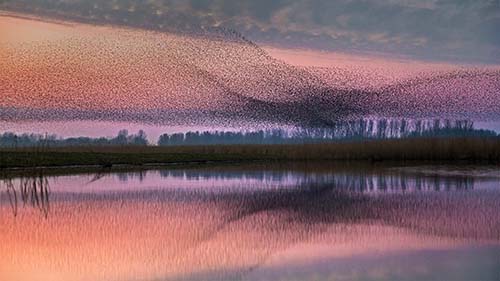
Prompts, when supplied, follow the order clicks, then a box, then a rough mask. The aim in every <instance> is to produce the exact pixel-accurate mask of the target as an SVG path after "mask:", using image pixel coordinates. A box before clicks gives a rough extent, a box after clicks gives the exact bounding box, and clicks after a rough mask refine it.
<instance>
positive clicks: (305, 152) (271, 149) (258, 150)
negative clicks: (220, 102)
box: [0, 138, 500, 168]
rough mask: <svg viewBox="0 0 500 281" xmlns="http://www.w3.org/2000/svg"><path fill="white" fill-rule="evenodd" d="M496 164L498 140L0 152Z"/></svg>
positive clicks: (88, 160) (73, 161) (76, 157)
mask: <svg viewBox="0 0 500 281" xmlns="http://www.w3.org/2000/svg"><path fill="white" fill-rule="evenodd" d="M325 160H326V161H344V160H352V161H357V160H361V161H365V160H366V161H471V162H475V161H477V162H479V161H480V162H490V163H498V162H500V139H498V138H449V139H445V138H415V139H401V140H376V141H359V142H348V143H347V142H344V143H328V144H305V145H231V146H185V147H144V146H120V147H118V146H103V147H61V148H43V149H40V148H37V149H34V148H31V149H30V148H25V149H3V150H0V168H13V167H23V168H28V167H39V166H74V165H100V166H112V165H146V164H174V163H175V164H189V163H191V164H192V163H200V164H204V163H212V162H230V161H235V162H249V161H325Z"/></svg>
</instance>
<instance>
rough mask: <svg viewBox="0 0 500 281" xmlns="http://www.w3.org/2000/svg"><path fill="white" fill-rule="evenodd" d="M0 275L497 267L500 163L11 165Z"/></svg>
mask: <svg viewBox="0 0 500 281" xmlns="http://www.w3.org/2000/svg"><path fill="white" fill-rule="evenodd" d="M0 240H1V243H0V253H1V255H0V280H2V281H10V280H12V281H24V280H50V281H57V280H65V281H66V280H92V281H94V280H120V281H121V280H273V281H276V280H500V172H499V169H498V166H497V167H495V166H488V167H478V166H449V165H448V166H415V167H374V166H345V165H344V166H338V165H328V164H321V163H318V164H307V165H306V164H302V165H294V164H289V165H285V164H282V165H251V166H225V167H212V168H203V169H186V170H183V169H170V170H168V169H165V170H154V171H142V172H113V173H111V172H109V171H99V172H95V173H75V174H65V175H54V173H53V172H50V171H39V172H36V173H35V172H31V173H29V174H28V173H26V174H24V175H22V176H21V175H9V174H5V173H4V174H3V175H2V176H1V178H0Z"/></svg>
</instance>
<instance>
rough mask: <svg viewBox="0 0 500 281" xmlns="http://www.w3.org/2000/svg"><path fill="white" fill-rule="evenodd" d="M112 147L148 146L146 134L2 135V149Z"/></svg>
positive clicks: (125, 132)
mask: <svg viewBox="0 0 500 281" xmlns="http://www.w3.org/2000/svg"><path fill="white" fill-rule="evenodd" d="M112 145H148V140H147V136H146V133H145V132H144V131H143V130H139V132H138V133H137V134H129V132H128V131H127V130H121V131H119V132H118V135H117V136H116V137H114V138H104V137H101V138H89V137H75V138H60V137H58V136H57V135H53V134H51V135H49V134H44V135H42V134H20V135H18V134H15V133H11V132H6V133H3V134H0V147H14V148H15V147H66V146H112Z"/></svg>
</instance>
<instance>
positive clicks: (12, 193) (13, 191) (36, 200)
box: [0, 172, 50, 217]
mask: <svg viewBox="0 0 500 281" xmlns="http://www.w3.org/2000/svg"><path fill="white" fill-rule="evenodd" d="M0 187H2V189H5V190H6V192H5V193H6V194H7V197H8V200H9V204H10V206H11V208H12V212H13V214H14V216H17V214H18V212H19V206H20V204H22V206H23V207H25V206H31V207H33V208H36V209H38V210H40V212H41V213H42V214H43V215H44V216H45V217H47V216H48V214H49V210H50V204H49V197H50V185H49V181H48V179H47V177H45V176H44V174H43V173H42V172H40V173H38V174H37V175H30V176H21V177H16V178H11V177H3V179H2V180H0Z"/></svg>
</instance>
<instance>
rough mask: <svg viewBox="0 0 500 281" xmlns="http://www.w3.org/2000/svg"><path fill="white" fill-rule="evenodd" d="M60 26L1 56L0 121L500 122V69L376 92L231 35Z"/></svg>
mask: <svg viewBox="0 0 500 281" xmlns="http://www.w3.org/2000/svg"><path fill="white" fill-rule="evenodd" d="M0 19H1V17H0ZM16 20H18V21H19V24H22V23H25V22H27V21H30V20H26V19H16ZM0 24H2V23H0ZM40 28H44V27H43V26H42V27H40ZM58 28H60V31H59V33H60V34H59V35H60V36H59V37H57V39H51V38H48V39H42V40H37V41H29V40H26V41H25V42H20V43H19V42H18V43H16V44H3V46H0V50H1V53H0V56H1V57H0V58H1V60H0V70H1V71H0V92H1V93H2V96H3V98H2V100H0V108H1V109H2V110H0V120H10V121H16V120H21V119H32V120H75V119H78V120H89V119H90V120H106V121H131V122H144V123H154V124H165V125H167V124H169V125H170V124H172V125H173V124H175V125H184V124H190V125H204V126H206V125H209V126H210V125H220V124H228V125H229V124H230V125H233V126H234V125H236V126H246V125H250V124H263V123H266V124H283V125H293V126H303V127H328V126H330V125H332V124H334V123H335V122H337V121H339V120H344V119H349V118H363V117H366V116H382V117H402V118H435V117H439V118H468V119H478V118H479V119H495V118H498V117H500V69H499V68H494V67H484V68H477V67H469V68H464V67H461V68H458V67H457V68H456V70H452V71H446V72H442V71H441V72H426V73H422V74H420V75H417V76H415V77H413V78H411V79H403V80H400V81H395V82H392V83H389V84H387V83H372V82H374V81H368V79H365V78H364V77H363V75H362V74H360V73H356V71H355V70H352V71H351V72H350V73H347V72H343V73H341V74H336V73H335V71H334V69H328V68H326V69H320V68H314V67H300V66H295V65H291V64H288V63H286V62H284V61H281V60H278V59H276V58H274V57H272V56H270V55H269V54H268V53H267V52H266V51H265V50H263V49H262V48H260V47H259V46H258V45H256V44H255V43H253V42H251V41H249V40H248V39H246V38H245V37H244V36H242V35H241V34H239V33H238V32H235V31H232V30H227V29H223V28H220V29H216V30H211V31H206V32H204V33H196V34H195V33H189V34H180V33H167V32H158V31H154V30H147V29H137V28H135V29H134V28H123V27H116V26H108V25H105V26H100V25H98V26H91V25H86V24H77V23H75V24H70V25H69V26H60V27H58ZM7 43H8V42H7ZM408 67H411V65H409V66H408ZM372 79H373V78H372ZM375 79H376V78H375ZM375 82H376V81H375Z"/></svg>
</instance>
